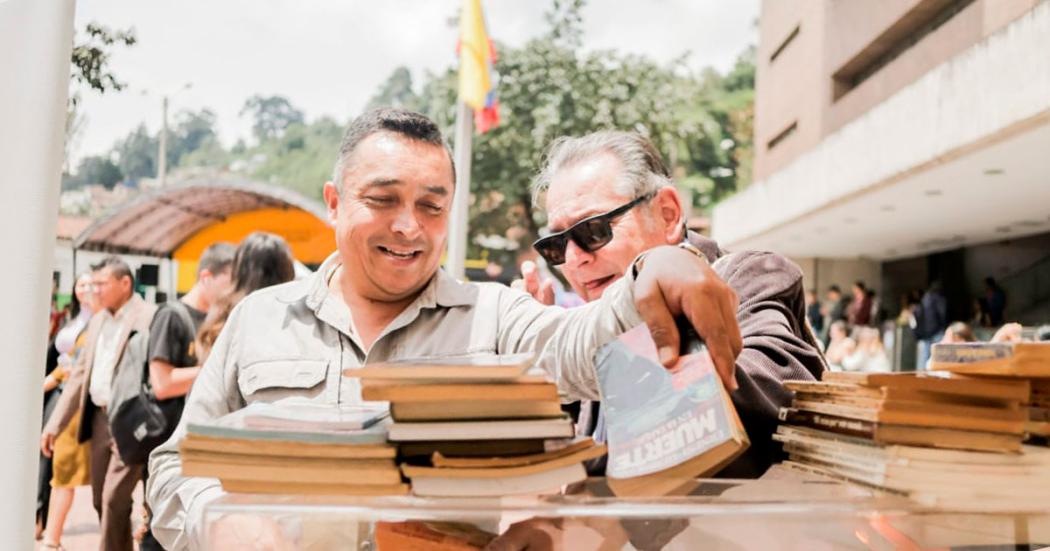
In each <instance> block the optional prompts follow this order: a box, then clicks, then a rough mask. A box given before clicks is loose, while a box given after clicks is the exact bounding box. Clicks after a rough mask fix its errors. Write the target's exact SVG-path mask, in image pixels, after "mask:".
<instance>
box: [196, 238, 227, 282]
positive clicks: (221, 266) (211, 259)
mask: <svg viewBox="0 0 1050 551" xmlns="http://www.w3.org/2000/svg"><path fill="white" fill-rule="evenodd" d="M236 252H237V247H234V246H233V243H227V242H225V241H219V242H216V243H212V244H211V245H209V246H208V248H207V249H204V252H203V253H201V259H200V261H199V262H197V276H198V277H199V276H200V275H201V272H203V271H204V270H208V271H209V272H211V273H212V274H216V275H217V274H221V273H223V272H224V271H226V270H228V269H230V266H233V255H234V253H236Z"/></svg>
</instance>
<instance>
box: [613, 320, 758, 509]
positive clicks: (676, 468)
mask: <svg viewBox="0 0 1050 551" xmlns="http://www.w3.org/2000/svg"><path fill="white" fill-rule="evenodd" d="M682 340H683V342H684V343H686V345H687V348H686V349H685V351H686V352H688V353H686V354H683V355H682V356H681V359H680V360H679V364H678V365H677V366H676V368H675V369H674V370H671V371H669V370H667V369H665V368H664V366H663V365H662V364H661V363H660V361H659V359H658V358H659V357H658V355H657V351H656V344H655V343H654V342H653V339H652V336H651V335H650V333H649V328H648V326H646V325H644V324H643V325H640V326H638V327H635V328H634V329H632V330H630V331H628V332H626V333H624V334H623V335H621V336H620V337H619V338H618V339H616V340H615V341H613V342H611V343H609V344H607V345H605V346H604V347H602V349H601V350H600V351H599V352H598V355H597V358H596V362H597V364H598V368H597V369H598V380H599V383H600V385H601V391H602V402H603V404H604V407H605V415H606V417H605V420H606V424H607V429H608V442H607V444H608V447H609V462H608V467H607V469H606V475H607V477H608V478H609V484H610V487H612V488H613V490H614V491H615V492H617V493H619V494H621V495H624V494H650V495H655V494H664V493H673V492H675V491H676V490H678V489H679V488H681V487H683V486H685V485H687V483H688V482H690V481H691V480H692V479H694V478H696V477H702V476H706V475H710V474H713V473H714V472H717V471H718V470H719V469H721V468H722V467H724V466H725V465H726V464H728V463H729V462H730V461H732V459H734V458H736V457H737V456H738V455H739V454H740V453H742V452H743V451H744V450H745V449H746V448H747V446H748V444H749V442H748V439H747V433H746V432H745V431H744V428H743V426H742V425H741V423H740V419H739V417H738V416H737V414H736V410H735V408H734V407H733V404H732V401H731V400H730V398H729V395H728V394H727V393H726V391H725V389H724V388H723V386H722V381H721V379H720V378H719V376H718V373H717V372H716V371H715V369H714V364H713V363H712V361H711V357H710V354H708V352H707V349H706V347H705V346H704V345H703V342H702V341H701V340H700V339H699V338H698V337H696V335H695V333H692V335H691V337H689V336H688V334H687V333H685V332H683V339H682ZM628 481H630V482H628Z"/></svg>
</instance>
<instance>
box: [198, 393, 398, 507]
mask: <svg viewBox="0 0 1050 551" xmlns="http://www.w3.org/2000/svg"><path fill="white" fill-rule="evenodd" d="M388 421H389V419H388V418H387V411H386V408H385V407H378V408H377V407H346V406H322V405H312V404H307V403H281V404H278V405H273V404H265V403H253V404H249V405H248V406H247V407H245V408H244V409H241V410H238V411H235V412H233V413H230V414H228V415H225V416H223V417H220V418H219V419H216V420H215V421H214V422H209V423H189V424H188V425H187V434H186V437H185V438H184V439H183V440H182V443H181V444H180V450H179V452H180V455H181V457H182V473H183V475H184V476H200V477H208V478H218V479H219V480H220V482H222V486H223V488H224V489H225V490H226V491H228V492H238V493H264V494H314V495H401V494H406V493H408V485H407V484H404V483H402V480H401V474H400V472H399V470H398V468H397V464H396V462H395V456H396V449H395V448H394V447H393V446H391V445H389V444H388V443H387V442H386V426H387V425H388V424H389V423H388Z"/></svg>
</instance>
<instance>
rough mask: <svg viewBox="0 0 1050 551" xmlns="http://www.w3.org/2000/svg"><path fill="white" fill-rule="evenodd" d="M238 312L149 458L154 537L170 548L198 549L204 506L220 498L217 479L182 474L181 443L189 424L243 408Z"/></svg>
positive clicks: (232, 315) (228, 323)
mask: <svg viewBox="0 0 1050 551" xmlns="http://www.w3.org/2000/svg"><path fill="white" fill-rule="evenodd" d="M240 311H241V307H240V306H238V307H237V308H234V310H233V312H232V313H231V314H230V319H229V320H228V321H227V322H226V326H225V328H224V329H223V331H222V333H221V334H220V335H219V338H218V340H216V341H215V346H214V347H213V348H212V352H211V355H210V356H209V357H208V361H207V362H206V363H205V364H204V366H203V367H202V368H201V369H200V375H199V376H198V377H197V382H196V383H195V384H194V387H193V393H192V394H190V395H189V397H188V398H187V400H186V407H185V409H184V410H183V412H182V418H181V419H180V420H179V425H178V427H176V428H175V432H174V434H172V436H171V438H169V439H168V441H167V442H165V443H164V444H161V445H160V447H158V448H157V449H156V450H154V451H153V453H152V454H151V455H150V461H149V472H150V477H149V484H148V486H147V488H146V495H147V500H148V501H149V504H150V508H151V510H152V511H153V524H152V528H153V534H154V536H156V538H157V540H158V541H160V542H161V544H162V545H164V547H165V548H166V549H173V550H174V549H186V548H190V547H192V546H194V545H198V544H199V542H200V537H201V535H202V533H203V532H202V531H203V529H204V526H202V521H203V515H202V513H203V511H204V505H205V504H207V503H208V502H209V501H211V500H213V499H214V498H216V497H218V496H219V495H221V494H222V488H221V486H220V485H219V481H218V480H215V479H211V478H189V477H184V476H182V461H181V458H180V457H179V442H180V441H181V440H182V438H183V437H184V436H185V435H186V425H187V424H188V423H195V422H205V421H210V420H212V419H215V418H217V417H220V416H222V415H225V414H227V413H230V412H231V411H234V410H236V409H239V408H241V407H243V406H244V398H243V397H242V396H241V395H240V392H239V390H238V388H237V365H236V357H237V348H238V337H237V333H238V327H239V325H240V323H239V322H240Z"/></svg>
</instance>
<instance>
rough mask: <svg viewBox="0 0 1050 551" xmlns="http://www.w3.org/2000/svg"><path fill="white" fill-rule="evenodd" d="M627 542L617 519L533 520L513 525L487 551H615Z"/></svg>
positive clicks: (625, 534)
mask: <svg viewBox="0 0 1050 551" xmlns="http://www.w3.org/2000/svg"><path fill="white" fill-rule="evenodd" d="M628 541H629V538H628V536H627V533H626V532H625V531H624V529H623V527H622V526H621V525H620V521H619V520H618V519H613V518H583V519H560V518H556V519H552V518H531V519H528V520H523V521H521V522H516V523H514V524H512V525H511V526H510V528H508V529H507V531H506V532H504V533H503V535H501V536H499V537H498V538H496V539H494V540H492V542H491V543H489V544H488V545H487V546H485V551H562V550H571V551H613V550H614V549H623V547H624V546H625V545H627V542H628Z"/></svg>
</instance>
